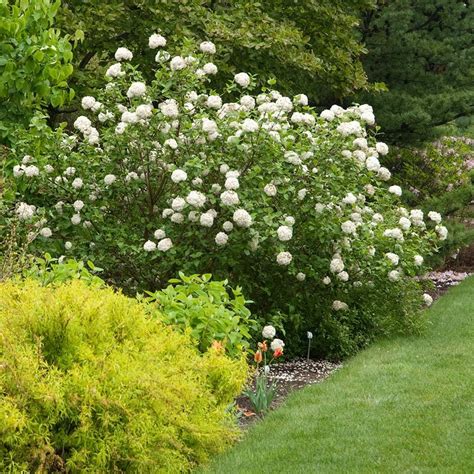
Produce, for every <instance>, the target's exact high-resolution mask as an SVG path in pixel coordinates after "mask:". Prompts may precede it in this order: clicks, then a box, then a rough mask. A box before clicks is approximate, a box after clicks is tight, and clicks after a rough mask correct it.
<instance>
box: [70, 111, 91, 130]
mask: <svg viewBox="0 0 474 474" xmlns="http://www.w3.org/2000/svg"><path fill="white" fill-rule="evenodd" d="M91 125H92V122H91V121H90V120H89V119H88V118H87V117H84V116H83V115H81V116H80V117H77V119H76V120H75V121H74V128H77V129H78V130H79V131H80V132H82V133H84V132H87V131H88V130H89V129H90V128H91Z"/></svg>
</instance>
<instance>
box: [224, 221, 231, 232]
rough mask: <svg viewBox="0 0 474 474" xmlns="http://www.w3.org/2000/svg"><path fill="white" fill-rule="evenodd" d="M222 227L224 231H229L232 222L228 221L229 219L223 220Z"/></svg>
mask: <svg viewBox="0 0 474 474" xmlns="http://www.w3.org/2000/svg"><path fill="white" fill-rule="evenodd" d="M222 228H223V229H224V230H225V231H226V232H231V231H232V229H233V228H234V224H232V222H230V221H225V222H224V223H223V224H222Z"/></svg>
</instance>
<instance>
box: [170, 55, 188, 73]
mask: <svg viewBox="0 0 474 474" xmlns="http://www.w3.org/2000/svg"><path fill="white" fill-rule="evenodd" d="M186 66H187V64H186V61H185V59H184V58H183V57H181V56H175V57H174V58H173V59H172V60H171V61H170V68H171V70H172V71H181V70H182V69H184V68H185V67H186Z"/></svg>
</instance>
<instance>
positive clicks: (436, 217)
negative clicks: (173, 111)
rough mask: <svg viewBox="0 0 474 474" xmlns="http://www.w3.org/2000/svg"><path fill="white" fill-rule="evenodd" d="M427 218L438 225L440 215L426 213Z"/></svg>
mask: <svg viewBox="0 0 474 474" xmlns="http://www.w3.org/2000/svg"><path fill="white" fill-rule="evenodd" d="M428 218H429V219H431V220H432V221H433V222H436V224H439V223H440V222H441V214H440V213H439V212H434V211H430V212H428Z"/></svg>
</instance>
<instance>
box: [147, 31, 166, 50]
mask: <svg viewBox="0 0 474 474" xmlns="http://www.w3.org/2000/svg"><path fill="white" fill-rule="evenodd" d="M148 46H149V47H150V48H151V49H156V48H162V47H164V46H166V38H164V37H163V36H161V35H159V34H158V33H154V34H152V35H151V36H150V37H149V38H148Z"/></svg>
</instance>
